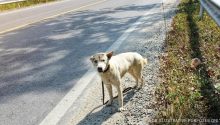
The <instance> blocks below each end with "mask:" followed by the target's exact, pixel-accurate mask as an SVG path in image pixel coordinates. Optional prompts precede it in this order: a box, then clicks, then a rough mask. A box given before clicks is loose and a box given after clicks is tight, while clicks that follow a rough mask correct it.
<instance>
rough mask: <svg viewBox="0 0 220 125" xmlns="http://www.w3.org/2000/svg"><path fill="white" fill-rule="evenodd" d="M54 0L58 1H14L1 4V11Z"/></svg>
mask: <svg viewBox="0 0 220 125" xmlns="http://www.w3.org/2000/svg"><path fill="white" fill-rule="evenodd" d="M52 1H57V0H26V1H19V2H14V3H7V4H1V5H0V12H2V11H6V10H12V9H18V8H23V7H28V6H33V5H36V4H42V3H48V2H52Z"/></svg>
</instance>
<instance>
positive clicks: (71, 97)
mask: <svg viewBox="0 0 220 125" xmlns="http://www.w3.org/2000/svg"><path fill="white" fill-rule="evenodd" d="M160 6H161V4H156V5H154V6H153V7H152V8H151V9H150V10H148V11H147V12H146V13H145V14H143V15H142V16H141V17H140V18H139V19H138V20H137V21H136V22H135V23H134V24H132V25H131V26H130V28H128V29H127V30H126V31H125V32H124V33H123V34H122V35H121V36H120V37H119V38H118V39H117V40H116V41H115V42H114V43H113V44H112V45H111V46H110V47H109V48H108V49H107V50H106V51H111V50H113V51H114V50H117V49H118V48H119V46H120V45H121V44H122V43H123V42H124V41H125V40H126V38H127V37H128V36H129V35H130V33H131V32H133V31H134V30H135V29H136V28H137V27H138V26H139V25H140V24H142V23H143V22H144V21H145V20H146V19H147V15H148V14H152V12H151V11H152V10H154V9H155V7H160ZM96 75H97V73H96V72H95V71H94V69H93V68H90V69H89V70H88V71H87V72H86V73H85V74H84V75H83V76H82V77H81V78H80V80H79V81H78V82H77V83H76V84H75V85H74V87H73V88H72V89H71V90H70V91H69V92H68V93H67V94H66V95H65V96H64V97H63V99H61V101H60V102H59V103H58V104H57V105H56V106H55V108H54V109H53V110H52V111H51V112H50V113H49V114H48V115H47V116H46V117H45V119H43V120H42V122H41V123H40V125H56V124H57V123H58V122H59V121H60V119H61V118H62V117H63V116H64V115H65V113H66V112H67V111H68V109H69V108H70V107H71V106H72V104H73V103H74V102H75V101H76V100H77V98H78V97H79V96H80V95H81V94H82V92H83V90H84V89H85V88H86V87H87V85H88V84H89V83H90V82H91V81H92V79H93V78H95V76H96ZM71 108H73V110H74V109H76V108H78V107H77V106H75V107H71Z"/></svg>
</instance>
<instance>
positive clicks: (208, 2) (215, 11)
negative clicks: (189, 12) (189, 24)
mask: <svg viewBox="0 0 220 125" xmlns="http://www.w3.org/2000/svg"><path fill="white" fill-rule="evenodd" d="M204 10H206V12H207V13H208V14H209V15H210V16H211V17H212V19H213V20H214V21H215V22H216V23H217V24H218V25H219V26H220V1H218V0H200V12H199V17H200V19H201V18H202V16H203V13H204Z"/></svg>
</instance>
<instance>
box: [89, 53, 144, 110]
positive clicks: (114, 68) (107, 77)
mask: <svg viewBox="0 0 220 125" xmlns="http://www.w3.org/2000/svg"><path fill="white" fill-rule="evenodd" d="M90 60H91V62H92V63H93V65H94V67H96V69H97V71H98V73H99V75H100V77H101V79H102V81H103V83H104V84H105V86H106V88H107V90H108V93H109V97H110V99H109V101H108V103H107V104H106V105H107V106H109V105H111V104H112V101H113V94H112V86H114V87H116V89H117V92H118V102H119V108H118V110H119V111H123V110H125V109H124V108H123V94H122V81H121V79H122V77H123V76H124V75H125V74H126V73H127V72H128V73H129V74H131V76H133V77H134V79H135V81H136V85H135V88H138V89H140V88H142V86H143V84H144V83H143V77H142V70H143V68H144V66H145V65H146V64H147V59H146V58H143V57H142V56H141V55H140V54H138V53H136V52H126V53H121V54H118V55H116V56H113V51H112V52H108V53H97V54H95V55H92V56H91V57H90ZM139 82H140V83H141V84H140V86H139Z"/></svg>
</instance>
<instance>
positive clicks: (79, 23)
mask: <svg viewBox="0 0 220 125" xmlns="http://www.w3.org/2000/svg"><path fill="white" fill-rule="evenodd" d="M73 1H74V0H73ZM73 1H72V2H73ZM161 2H162V1H161V0H154V1H152V0H107V1H101V2H100V1H90V2H89V3H85V1H84V3H83V1H80V2H79V0H75V1H74V2H73V3H74V4H72V5H71V7H72V8H80V10H77V9H76V10H74V11H73V12H69V13H67V14H65V15H61V16H58V17H56V18H52V19H48V20H45V21H43V22H38V23H34V24H30V25H29V26H28V27H24V28H22V29H17V30H13V31H11V29H12V28H10V27H7V25H8V26H11V25H12V27H20V26H23V25H25V24H23V23H22V21H26V20H30V22H25V23H31V22H33V19H39V18H40V19H39V21H40V20H43V19H44V18H46V17H48V16H49V15H47V14H46V15H47V16H44V14H43V13H42V14H41V13H35V11H37V10H38V9H37V10H34V8H28V9H27V10H28V11H26V12H27V13H29V14H27V15H26V17H27V18H20V17H22V16H25V15H20V14H21V13H20V14H18V13H19V12H20V11H23V10H19V11H17V12H12V13H10V12H9V13H4V14H2V15H7V14H8V15H10V16H11V17H10V16H5V17H8V19H7V18H4V19H5V20H4V19H3V18H2V15H0V19H1V20H0V22H1V23H0V25H1V26H0V27H3V26H5V27H4V29H5V31H9V30H8V29H10V32H7V33H3V34H1V35H0V60H1V61H0V124H2V125H36V124H40V123H42V121H43V120H45V118H47V116H48V114H50V113H51V112H53V111H54V107H55V106H57V104H60V101H63V97H65V95H66V94H67V93H69V91H70V90H72V91H77V92H80V91H79V90H74V87H75V86H76V83H78V84H79V80H81V79H80V78H81V77H82V76H85V73H87V71H88V69H91V63H90V62H89V57H90V56H91V55H92V54H94V53H97V52H101V51H106V50H108V49H109V47H111V46H112V45H115V46H117V45H120V44H114V43H115V42H117V40H118V39H119V38H121V39H120V40H119V41H121V42H126V38H127V37H126V35H127V36H128V35H130V34H132V31H133V30H132V28H131V27H136V25H138V26H139V25H140V24H141V23H143V22H137V21H139V19H140V18H142V17H143V16H149V18H151V16H150V15H149V14H148V15H144V14H145V13H147V12H148V11H149V10H151V11H153V9H154V7H158V6H156V5H160V4H161ZM92 3H95V4H92ZM60 5H62V4H60ZM87 5H88V6H87ZM44 6H45V5H44ZM57 6H58V4H57ZM82 6H83V7H82ZM58 7H59V6H58ZM66 7H67V8H68V6H66ZM69 7H70V6H69ZM36 8H38V7H36ZM60 8H65V7H64V6H62V7H60ZM32 9H33V10H32ZM54 10H56V8H54ZM68 10H70V9H68ZM38 11H40V10H38ZM64 12H65V11H63V10H62V12H61V13H64ZM48 13H50V12H49V11H48ZM55 13H58V12H55ZM30 14H31V15H33V16H31V17H30V16H29V15H30ZM12 15H14V16H12ZM54 15H56V14H52V15H50V16H54ZM15 17H16V19H18V20H16V19H15V20H10V18H11V19H14V18H15ZM146 18H148V17H146ZM153 21H158V20H157V18H155V19H154V20H153ZM2 22H6V23H5V25H3V24H2ZM34 22H35V21H34ZM151 23H153V22H149V24H148V25H150V24H151ZM128 29H129V30H128ZM139 29H140V31H142V30H143V31H144V29H141V27H139ZM125 32H129V34H126V35H124V33H125ZM137 40H138V39H137ZM118 47H119V46H118ZM118 47H113V48H118ZM120 48H123V46H120ZM124 49H126V48H124ZM81 84H84V83H83V82H82V83H81ZM82 91H83V90H82ZM82 91H81V92H82ZM66 101H67V102H68V101H69V100H66ZM64 108H65V107H64ZM64 113H65V112H64ZM62 116H63V115H62ZM62 116H59V117H60V118H62Z"/></svg>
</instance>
